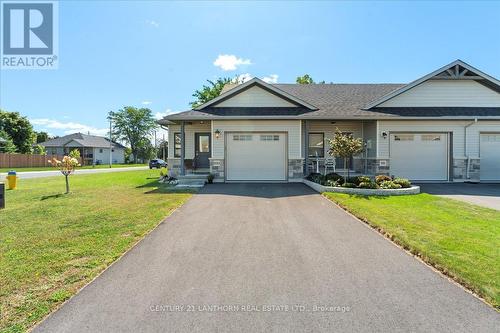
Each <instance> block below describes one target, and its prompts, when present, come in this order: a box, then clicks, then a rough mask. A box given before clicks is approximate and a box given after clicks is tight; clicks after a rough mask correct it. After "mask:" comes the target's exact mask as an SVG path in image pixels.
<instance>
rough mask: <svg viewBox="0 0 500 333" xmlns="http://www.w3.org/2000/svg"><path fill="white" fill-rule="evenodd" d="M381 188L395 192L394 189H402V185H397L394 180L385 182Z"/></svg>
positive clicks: (381, 184)
mask: <svg viewBox="0 0 500 333" xmlns="http://www.w3.org/2000/svg"><path fill="white" fill-rule="evenodd" d="M380 188H383V189H391V190H394V189H398V188H401V185H400V184H396V183H395V182H393V181H392V180H384V181H383V182H381V183H380Z"/></svg>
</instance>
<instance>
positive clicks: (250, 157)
mask: <svg viewBox="0 0 500 333" xmlns="http://www.w3.org/2000/svg"><path fill="white" fill-rule="evenodd" d="M286 164H287V159H286V135H285V134H284V133H249V132H242V133H226V180H233V181H238V180H241V181H258V180H265V181H270V180H286Z"/></svg>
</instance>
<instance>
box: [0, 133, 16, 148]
mask: <svg viewBox="0 0 500 333" xmlns="http://www.w3.org/2000/svg"><path fill="white" fill-rule="evenodd" d="M15 152H16V146H15V145H14V142H12V139H11V138H10V136H9V135H8V134H7V133H5V131H2V130H0V153H15Z"/></svg>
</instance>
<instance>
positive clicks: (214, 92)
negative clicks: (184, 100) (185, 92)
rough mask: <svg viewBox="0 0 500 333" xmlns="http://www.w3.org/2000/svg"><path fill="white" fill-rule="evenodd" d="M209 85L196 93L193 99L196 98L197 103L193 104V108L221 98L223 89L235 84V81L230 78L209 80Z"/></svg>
mask: <svg viewBox="0 0 500 333" xmlns="http://www.w3.org/2000/svg"><path fill="white" fill-rule="evenodd" d="M207 82H208V85H203V87H202V88H201V89H198V90H196V91H195V92H194V94H193V97H195V98H196V100H195V101H193V102H191V103H190V104H191V107H192V108H195V107H197V106H199V105H201V104H203V103H206V102H208V101H210V100H211V99H214V98H215V97H217V96H219V95H220V93H221V91H222V88H224V86H225V85H226V84H228V83H235V82H236V80H235V79H231V78H229V77H220V78H218V79H217V80H216V81H211V80H207Z"/></svg>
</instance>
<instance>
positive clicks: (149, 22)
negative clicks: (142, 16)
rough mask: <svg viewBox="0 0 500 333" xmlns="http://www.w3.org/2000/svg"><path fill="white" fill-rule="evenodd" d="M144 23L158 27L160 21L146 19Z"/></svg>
mask: <svg viewBox="0 0 500 333" xmlns="http://www.w3.org/2000/svg"><path fill="white" fill-rule="evenodd" d="M146 23H147V24H149V25H151V26H153V27H155V28H159V27H160V23H158V22H156V21H155V20H146Z"/></svg>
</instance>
